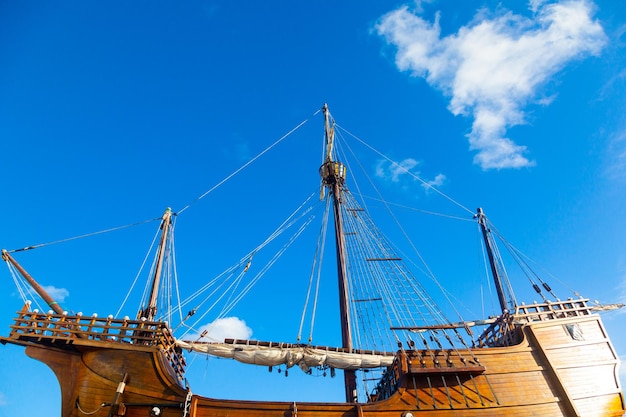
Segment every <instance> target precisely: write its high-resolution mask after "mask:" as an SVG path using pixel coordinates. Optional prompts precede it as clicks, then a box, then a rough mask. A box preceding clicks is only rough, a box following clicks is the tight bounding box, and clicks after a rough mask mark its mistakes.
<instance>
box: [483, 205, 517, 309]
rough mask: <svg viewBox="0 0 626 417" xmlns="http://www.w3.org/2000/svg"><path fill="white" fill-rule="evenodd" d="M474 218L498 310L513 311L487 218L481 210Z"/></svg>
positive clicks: (512, 296)
mask: <svg viewBox="0 0 626 417" xmlns="http://www.w3.org/2000/svg"><path fill="white" fill-rule="evenodd" d="M474 217H475V218H476V219H478V224H479V225H480V230H481V231H482V235H483V240H484V242H485V250H486V251H487V257H488V258H489V266H490V267H491V275H492V277H493V281H494V283H495V286H496V293H497V294H498V301H499V302H500V308H501V309H502V312H505V311H510V309H511V308H513V309H514V308H515V307H516V306H515V304H516V302H515V296H514V295H513V290H512V289H511V288H510V285H508V287H509V294H510V298H511V303H509V301H507V298H506V295H505V291H504V285H503V281H505V280H506V282H507V284H508V278H507V277H506V272H505V271H504V268H503V267H502V266H501V265H502V261H501V260H500V259H499V257H497V256H496V247H495V242H494V241H493V237H492V236H491V230H489V227H488V226H487V217H486V216H485V213H484V212H483V209H482V208H478V210H477V213H476V215H475V216H474Z"/></svg>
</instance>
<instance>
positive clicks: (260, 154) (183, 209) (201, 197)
mask: <svg viewBox="0 0 626 417" xmlns="http://www.w3.org/2000/svg"><path fill="white" fill-rule="evenodd" d="M320 111H321V109H320V110H317V111H316V112H315V113H313V115H312V116H311V117H314V116H315V115H317V114H318V113H319V112H320ZM308 121H309V119H305V120H303V121H302V122H300V123H299V124H298V125H297V126H296V127H294V128H293V129H291V130H290V131H289V132H287V133H285V134H284V135H283V136H282V137H280V138H279V139H278V140H276V141H275V142H274V143H272V144H271V145H270V146H268V147H267V148H265V149H264V150H263V151H262V152H261V153H259V154H258V155H256V156H255V157H254V158H252V159H251V160H249V161H248V162H246V163H245V164H243V165H242V166H241V167H239V168H237V169H236V170H235V171H234V172H233V173H231V174H230V175H228V176H227V177H226V178H224V179H223V180H221V181H220V182H218V183H217V184H215V185H214V186H213V187H211V188H210V189H209V190H208V191H206V192H205V193H204V194H202V195H201V196H200V197H198V198H196V199H195V200H194V201H192V202H191V203H189V204H187V205H186V206H185V207H183V208H182V209H180V210H179V211H178V214H181V213H182V212H184V211H185V210H187V209H188V208H189V207H191V206H192V205H193V204H195V203H197V202H198V201H200V200H202V199H203V198H204V197H206V196H207V195H208V194H210V193H211V192H213V191H215V189H217V188H218V187H220V186H221V185H222V184H224V183H225V182H226V181H228V180H230V179H231V178H232V177H234V176H235V175H237V174H238V173H240V172H241V171H243V170H244V169H245V168H246V167H248V166H249V165H250V164H252V163H253V162H254V161H256V160H257V159H259V158H260V157H261V156H263V155H264V154H265V153H267V152H268V151H269V150H270V149H272V148H273V147H274V146H276V145H278V144H279V143H280V142H282V141H283V140H285V139H286V138H287V137H289V136H290V135H291V134H292V133H293V132H295V131H296V130H298V129H300V128H301V127H302V126H303V125H304V124H306V123H307V122H308Z"/></svg>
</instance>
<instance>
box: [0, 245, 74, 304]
mask: <svg viewBox="0 0 626 417" xmlns="http://www.w3.org/2000/svg"><path fill="white" fill-rule="evenodd" d="M2 259H4V260H5V261H7V262H10V263H11V264H12V265H13V266H14V267H15V268H16V269H17V270H18V271H19V273H20V274H21V275H22V276H23V277H24V279H26V281H28V283H29V284H30V286H31V287H33V289H34V290H35V291H36V292H37V294H39V295H40V296H41V298H43V300H44V301H45V302H46V303H47V304H48V306H50V308H51V309H52V311H54V312H55V313H57V314H63V313H64V310H63V308H62V307H61V306H60V305H59V303H58V302H56V301H55V300H54V298H52V296H50V294H48V292H47V291H46V290H44V289H43V287H42V286H41V285H39V283H38V282H37V281H35V279H34V278H33V277H32V276H30V274H29V273H28V272H26V270H25V269H24V268H23V267H22V265H20V264H19V263H17V261H16V260H15V259H13V257H12V256H11V255H10V254H9V252H7V251H6V250H5V249H2Z"/></svg>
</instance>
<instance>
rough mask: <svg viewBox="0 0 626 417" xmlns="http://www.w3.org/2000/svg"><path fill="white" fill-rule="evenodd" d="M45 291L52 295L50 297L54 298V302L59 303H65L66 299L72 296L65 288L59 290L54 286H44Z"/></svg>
mask: <svg viewBox="0 0 626 417" xmlns="http://www.w3.org/2000/svg"><path fill="white" fill-rule="evenodd" d="M43 289H44V290H46V292H47V293H48V294H50V297H52V299H53V300H55V301H57V302H59V303H62V302H64V301H65V298H66V297H68V296H69V295H70V292H69V291H68V290H66V289H65V288H57V287H55V286H53V285H48V286H44V287H43Z"/></svg>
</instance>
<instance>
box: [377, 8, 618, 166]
mask: <svg viewBox="0 0 626 417" xmlns="http://www.w3.org/2000/svg"><path fill="white" fill-rule="evenodd" d="M529 9H530V11H531V12H532V17H531V18H528V17H524V16H521V15H516V14H514V13H512V12H503V13H499V14H498V15H494V16H492V17H490V16H489V12H488V11H486V10H480V11H479V12H478V13H477V14H476V16H475V18H474V20H473V21H472V22H470V23H468V24H467V25H466V26H463V27H461V28H460V29H459V30H458V31H457V32H456V33H454V34H451V35H448V36H445V37H442V36H441V28H440V26H439V21H440V19H441V18H442V17H441V14H440V13H437V15H436V16H435V18H434V21H433V22H429V21H427V20H425V19H423V18H421V17H420V16H418V15H417V14H416V13H414V12H412V11H410V10H409V8H408V7H407V6H403V7H400V8H399V9H396V10H393V11H391V12H389V13H387V14H386V15H384V16H383V17H382V18H381V19H380V21H379V23H378V25H377V26H376V30H377V31H378V34H379V35H381V36H383V37H384V38H385V39H386V41H387V42H388V43H389V44H391V45H394V46H395V47H396V48H397V52H396V57H395V62H396V66H397V67H398V69H399V70H401V71H409V72H411V74H412V75H413V76H415V77H422V78H424V79H425V80H426V81H427V82H428V83H429V84H430V85H431V86H433V87H435V88H437V89H439V90H441V91H442V92H443V93H444V94H445V95H446V96H447V97H449V98H450V103H449V106H448V108H449V110H450V111H451V112H452V113H453V114H455V115H464V116H468V117H472V118H473V123H472V130H471V132H470V133H469V134H468V135H467V137H468V139H469V144H470V150H473V151H476V152H477V153H476V155H475V157H474V162H475V163H476V164H478V165H480V166H481V167H482V168H483V169H492V168H496V169H500V168H521V167H525V166H530V165H533V164H534V163H533V162H532V161H531V160H529V159H528V158H527V156H526V154H527V149H526V147H525V146H520V145H517V144H515V143H514V142H513V141H512V140H511V139H509V138H506V137H505V134H506V132H507V129H508V128H510V127H512V126H516V125H520V124H523V123H525V115H524V111H523V109H524V108H525V106H527V105H528V104H530V103H533V104H539V105H547V104H549V103H550V102H551V100H552V99H547V100H546V99H545V98H544V97H538V92H539V89H540V87H542V86H544V85H545V84H546V83H547V81H549V80H550V78H551V77H552V76H554V75H555V74H556V73H557V72H558V71H559V70H561V69H562V68H563V67H565V65H566V64H568V63H569V62H571V61H573V60H575V59H581V58H583V57H585V56H588V55H598V54H599V53H600V51H601V49H602V47H603V46H604V45H605V43H606V35H605V34H604V30H603V29H602V26H601V25H600V24H599V23H598V22H597V21H594V20H592V9H593V7H592V3H590V2H589V1H587V0H571V1H565V0H564V1H560V2H556V3H555V2H548V1H545V0H531V1H530V3H529Z"/></svg>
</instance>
